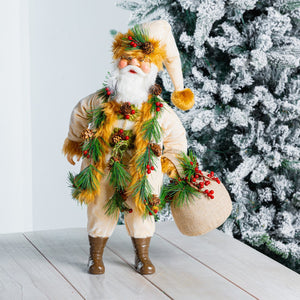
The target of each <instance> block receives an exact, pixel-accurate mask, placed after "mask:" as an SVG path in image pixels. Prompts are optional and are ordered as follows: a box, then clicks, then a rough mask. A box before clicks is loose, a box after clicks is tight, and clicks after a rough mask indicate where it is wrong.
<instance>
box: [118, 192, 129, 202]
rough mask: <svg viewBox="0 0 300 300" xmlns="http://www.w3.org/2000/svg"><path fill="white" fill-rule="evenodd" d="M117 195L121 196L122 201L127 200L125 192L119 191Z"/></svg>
mask: <svg viewBox="0 0 300 300" xmlns="http://www.w3.org/2000/svg"><path fill="white" fill-rule="evenodd" d="M119 194H120V195H121V197H122V199H123V201H126V200H127V195H126V191H124V190H122V191H119Z"/></svg>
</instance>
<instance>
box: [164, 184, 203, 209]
mask: <svg viewBox="0 0 300 300" xmlns="http://www.w3.org/2000/svg"><path fill="white" fill-rule="evenodd" d="M200 194H201V192H199V191H198V190H196V189H195V188H193V187H192V186H190V185H189V184H188V183H187V182H186V181H183V180H178V179H175V180H173V181H171V182H170V184H168V185H165V186H163V188H162V190H161V195H160V199H161V200H162V201H164V202H171V203H173V204H174V206H175V207H182V206H183V205H184V204H187V205H189V204H190V203H191V202H193V198H192V196H196V197H199V196H200Z"/></svg>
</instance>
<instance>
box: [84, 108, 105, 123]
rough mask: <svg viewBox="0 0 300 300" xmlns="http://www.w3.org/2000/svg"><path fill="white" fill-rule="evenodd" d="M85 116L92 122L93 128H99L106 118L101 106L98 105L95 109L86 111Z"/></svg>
mask: <svg viewBox="0 0 300 300" xmlns="http://www.w3.org/2000/svg"><path fill="white" fill-rule="evenodd" d="M87 118H88V121H89V123H92V125H93V127H94V128H95V129H97V128H99V127H100V126H101V125H102V124H103V122H104V121H105V119H106V116H105V114H104V112H103V108H102V107H101V106H100V107H98V108H96V109H92V110H89V111H87Z"/></svg>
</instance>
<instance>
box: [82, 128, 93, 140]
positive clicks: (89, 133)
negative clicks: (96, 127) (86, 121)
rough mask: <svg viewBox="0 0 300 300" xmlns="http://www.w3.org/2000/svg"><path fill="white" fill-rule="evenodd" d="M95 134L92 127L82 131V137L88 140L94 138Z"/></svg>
mask: <svg viewBox="0 0 300 300" xmlns="http://www.w3.org/2000/svg"><path fill="white" fill-rule="evenodd" d="M94 135H95V132H94V131H93V130H92V129H88V128H87V129H85V130H83V131H82V132H81V137H82V139H83V140H88V139H91V138H93V137H94Z"/></svg>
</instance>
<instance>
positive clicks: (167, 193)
mask: <svg viewBox="0 0 300 300" xmlns="http://www.w3.org/2000/svg"><path fill="white" fill-rule="evenodd" d="M177 158H178V161H179V163H180V167H181V168H182V170H183V174H184V175H183V177H180V176H177V177H176V178H175V179H172V180H171V181H170V183H169V184H168V185H165V186H163V188H162V190H161V196H160V198H161V199H162V201H165V202H170V203H173V204H174V206H175V207H181V206H183V205H184V204H187V205H188V204H189V203H191V202H193V201H194V198H193V197H191V196H196V197H199V196H200V194H201V193H202V194H206V195H207V196H208V197H209V198H211V199H214V190H208V189H207V188H206V186H208V185H209V184H210V183H211V182H210V180H215V181H216V182H217V183H218V184H220V183H221V182H220V180H219V178H217V177H215V176H214V175H215V174H214V172H213V171H211V172H210V173H209V174H207V176H205V175H204V174H203V172H202V171H201V170H199V166H198V162H197V158H196V156H195V155H194V153H193V152H192V151H190V152H189V155H186V154H185V153H184V152H181V153H180V154H179V155H178V157H177ZM201 180H202V181H201Z"/></svg>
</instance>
